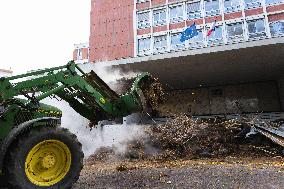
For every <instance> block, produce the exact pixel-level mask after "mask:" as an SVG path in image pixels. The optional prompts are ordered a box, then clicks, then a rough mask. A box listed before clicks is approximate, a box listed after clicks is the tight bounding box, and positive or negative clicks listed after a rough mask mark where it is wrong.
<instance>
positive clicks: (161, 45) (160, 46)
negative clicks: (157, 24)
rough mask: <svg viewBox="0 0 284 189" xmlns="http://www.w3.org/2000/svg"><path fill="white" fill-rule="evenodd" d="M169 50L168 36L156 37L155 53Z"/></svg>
mask: <svg viewBox="0 0 284 189" xmlns="http://www.w3.org/2000/svg"><path fill="white" fill-rule="evenodd" d="M166 49H167V35H162V36H157V37H154V52H163V51H165V50H166Z"/></svg>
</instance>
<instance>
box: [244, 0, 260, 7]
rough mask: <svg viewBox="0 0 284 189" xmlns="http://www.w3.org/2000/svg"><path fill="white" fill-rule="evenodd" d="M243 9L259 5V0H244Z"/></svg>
mask: <svg viewBox="0 0 284 189" xmlns="http://www.w3.org/2000/svg"><path fill="white" fill-rule="evenodd" d="M244 4H245V9H253V8H257V7H260V6H261V0H244Z"/></svg>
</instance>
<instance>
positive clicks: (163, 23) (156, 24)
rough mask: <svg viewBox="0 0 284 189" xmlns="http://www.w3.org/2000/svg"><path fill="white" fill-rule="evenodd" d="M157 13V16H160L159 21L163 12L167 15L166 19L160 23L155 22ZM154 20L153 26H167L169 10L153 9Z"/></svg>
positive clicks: (164, 8)
mask: <svg viewBox="0 0 284 189" xmlns="http://www.w3.org/2000/svg"><path fill="white" fill-rule="evenodd" d="M155 12H158V13H156V14H159V21H160V20H161V19H160V18H161V12H164V13H165V16H166V17H165V19H164V20H162V21H160V22H155ZM152 17H153V18H152V20H153V26H154V27H155V26H164V25H166V24H167V17H168V15H167V8H166V7H163V8H159V9H153V16H152Z"/></svg>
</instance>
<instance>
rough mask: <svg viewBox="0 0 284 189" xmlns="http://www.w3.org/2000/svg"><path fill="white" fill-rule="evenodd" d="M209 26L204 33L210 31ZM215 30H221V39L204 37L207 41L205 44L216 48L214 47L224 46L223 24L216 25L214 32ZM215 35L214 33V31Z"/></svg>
mask: <svg viewBox="0 0 284 189" xmlns="http://www.w3.org/2000/svg"><path fill="white" fill-rule="evenodd" d="M210 27H211V26H210V25H208V26H206V31H207V32H208V30H209V29H210ZM216 28H221V38H212V34H211V35H210V36H206V39H207V43H208V45H209V46H216V45H222V44H224V37H223V36H224V30H223V24H216V26H215V30H216ZM214 33H215V31H214Z"/></svg>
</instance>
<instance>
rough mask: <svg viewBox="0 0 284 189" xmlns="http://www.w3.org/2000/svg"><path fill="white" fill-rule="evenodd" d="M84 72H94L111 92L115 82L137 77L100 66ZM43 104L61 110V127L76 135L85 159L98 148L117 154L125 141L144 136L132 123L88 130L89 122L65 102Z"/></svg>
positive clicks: (121, 149) (50, 100) (137, 126)
mask: <svg viewBox="0 0 284 189" xmlns="http://www.w3.org/2000/svg"><path fill="white" fill-rule="evenodd" d="M84 70H86V71H90V70H94V71H95V72H96V73H97V74H98V75H99V76H100V77H101V78H102V79H103V80H104V81H105V82H106V83H107V84H109V85H110V87H111V88H112V89H113V90H115V89H116V88H117V87H119V86H117V85H116V84H117V83H116V81H117V80H119V79H122V78H132V77H135V76H136V75H137V73H134V72H129V73H127V74H124V73H122V72H121V71H119V70H109V69H107V67H105V66H103V65H102V64H96V66H93V65H91V66H90V67H88V68H85V69H84ZM43 103H46V104H50V105H53V106H56V107H58V108H59V109H61V110H62V112H63V116H62V126H63V127H65V128H68V129H69V130H70V131H71V132H72V133H74V134H76V136H77V137H78V139H79V141H80V142H81V143H82V146H83V152H84V154H85V158H87V157H88V156H90V155H91V154H93V153H94V152H95V151H96V149H98V148H100V147H116V149H118V151H119V152H123V151H124V150H125V149H126V146H125V145H126V144H125V141H127V140H132V139H135V138H137V137H140V136H142V135H144V128H143V126H141V125H136V124H132V123H131V124H127V123H124V124H116V125H105V126H103V127H96V128H93V129H92V130H90V128H89V127H88V123H89V121H88V120H87V119H85V118H84V117H82V116H81V115H79V114H78V113H77V112H76V111H74V110H73V109H72V108H71V107H70V106H69V104H68V103H67V102H65V101H63V100H62V101H58V100H56V99H50V98H47V99H44V100H43Z"/></svg>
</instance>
